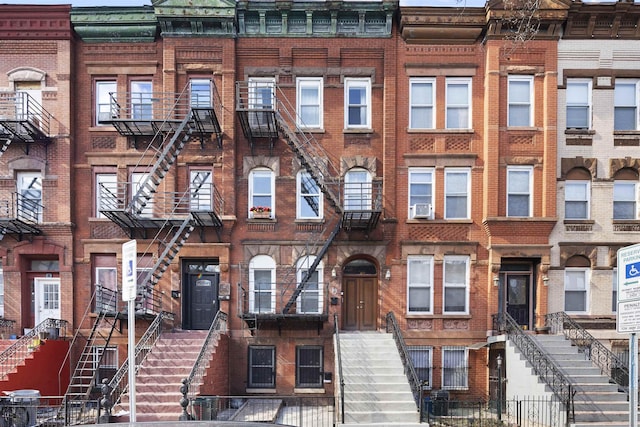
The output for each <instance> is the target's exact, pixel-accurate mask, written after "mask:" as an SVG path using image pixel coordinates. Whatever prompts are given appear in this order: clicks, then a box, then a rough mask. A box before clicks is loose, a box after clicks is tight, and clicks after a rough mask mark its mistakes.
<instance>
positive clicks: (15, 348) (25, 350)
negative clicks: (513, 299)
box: [0, 319, 68, 380]
mask: <svg viewBox="0 0 640 427" xmlns="http://www.w3.org/2000/svg"><path fill="white" fill-rule="evenodd" d="M67 326H68V322H67V321H66V320H60V319H46V320H44V321H42V322H40V323H39V324H38V325H36V327H35V328H33V329H31V330H30V331H29V332H27V333H26V334H24V335H23V336H21V337H20V338H19V339H18V340H16V342H14V343H13V344H11V346H10V347H8V348H7V349H6V350H4V351H3V352H2V353H0V380H4V379H6V377H7V375H8V374H9V373H10V372H11V371H13V370H14V369H15V368H16V366H18V365H19V364H20V363H22V362H24V359H25V358H26V357H27V356H28V355H29V354H30V353H31V352H32V351H33V350H34V345H35V346H36V347H37V346H38V344H37V343H38V339H39V337H40V334H41V333H47V332H50V331H51V329H57V330H58V336H66V334H67V333H66V330H67Z"/></svg>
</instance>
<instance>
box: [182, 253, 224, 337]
mask: <svg viewBox="0 0 640 427" xmlns="http://www.w3.org/2000/svg"><path fill="white" fill-rule="evenodd" d="M183 265H184V269H185V272H184V276H183V277H184V282H183V283H184V286H183V289H182V294H183V303H184V306H183V313H184V321H183V328H184V329H191V330H207V329H209V327H210V326H211V322H213V319H214V318H215V316H216V314H217V313H218V310H219V308H220V302H219V301H218V286H219V283H220V273H219V272H218V268H219V266H218V264H217V263H216V262H213V261H185V263H184V264H183Z"/></svg>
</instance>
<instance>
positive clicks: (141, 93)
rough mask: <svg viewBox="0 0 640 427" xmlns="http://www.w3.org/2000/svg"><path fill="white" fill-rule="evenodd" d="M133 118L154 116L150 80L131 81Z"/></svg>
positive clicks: (142, 118)
mask: <svg viewBox="0 0 640 427" xmlns="http://www.w3.org/2000/svg"><path fill="white" fill-rule="evenodd" d="M129 96H130V97H131V100H130V102H131V118H132V119H133V120H151V119H152V118H153V104H152V98H153V94H152V83H151V82H150V81H142V80H133V81H131V93H130V94H129Z"/></svg>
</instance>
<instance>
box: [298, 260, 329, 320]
mask: <svg viewBox="0 0 640 427" xmlns="http://www.w3.org/2000/svg"><path fill="white" fill-rule="evenodd" d="M315 260H316V257H315V256H314V255H310V256H305V257H303V258H300V259H299V260H298V262H297V265H296V271H297V273H296V274H297V283H298V284H300V283H301V282H302V279H303V278H304V276H305V274H306V273H307V271H308V270H309V267H310V266H311V265H312V264H313V263H314V261H315ZM323 277H324V274H323V263H322V261H320V263H319V264H318V266H317V267H316V269H315V271H314V272H313V273H312V274H311V277H310V278H309V280H308V281H307V282H306V283H305V285H304V288H303V290H302V292H301V293H300V296H298V301H297V304H296V305H297V307H298V313H322V307H323V298H322V288H323V284H322V278H323Z"/></svg>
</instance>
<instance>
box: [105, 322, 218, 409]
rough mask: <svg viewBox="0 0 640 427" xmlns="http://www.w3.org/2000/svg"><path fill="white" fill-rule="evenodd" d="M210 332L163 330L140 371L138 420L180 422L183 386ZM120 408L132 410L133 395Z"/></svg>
mask: <svg viewBox="0 0 640 427" xmlns="http://www.w3.org/2000/svg"><path fill="white" fill-rule="evenodd" d="M206 337H207V331H180V332H163V333H162V335H160V338H158V340H157V341H156V344H155V345H154V347H153V350H151V353H149V355H148V356H147V357H146V359H145V360H144V362H143V363H142V366H140V368H139V370H138V373H137V374H136V421H177V420H178V418H179V417H180V414H181V413H182V407H181V406H180V399H181V398H182V394H180V386H181V385H182V380H183V379H184V378H187V377H188V376H189V374H190V373H191V369H192V368H193V365H194V364H195V362H196V359H197V358H198V354H199V353H200V349H201V348H202V345H203V344H204V341H205V339H206ZM119 406H120V407H119V408H118V407H116V408H114V411H113V414H114V415H116V416H117V415H118V411H119V410H121V411H125V412H127V413H128V412H129V395H128V394H125V395H123V396H122V399H121V402H120V405H119Z"/></svg>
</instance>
